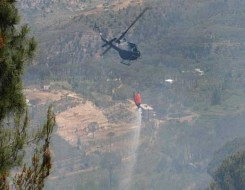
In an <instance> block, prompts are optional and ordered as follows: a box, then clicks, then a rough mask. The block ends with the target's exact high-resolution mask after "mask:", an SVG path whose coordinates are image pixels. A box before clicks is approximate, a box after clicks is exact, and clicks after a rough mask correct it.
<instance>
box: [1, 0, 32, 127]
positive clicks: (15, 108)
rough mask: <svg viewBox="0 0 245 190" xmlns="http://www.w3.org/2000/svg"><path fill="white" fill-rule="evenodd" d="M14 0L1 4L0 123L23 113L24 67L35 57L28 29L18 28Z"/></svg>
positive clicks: (24, 26)
mask: <svg viewBox="0 0 245 190" xmlns="http://www.w3.org/2000/svg"><path fill="white" fill-rule="evenodd" d="M19 22H20V17H19V15H18V11H17V9H16V7H15V0H1V1H0V95H1V96H0V123H2V120H3V119H4V118H5V117H6V115H8V114H10V113H13V112H23V110H24V107H25V98H24V96H23V93H22V80H21V77H22V75H23V68H24V64H25V63H27V62H28V61H29V60H30V59H31V58H32V57H33V55H34V52H35V49H36V42H35V40H34V38H33V37H29V36H28V33H29V31H30V29H29V27H28V25H22V26H19V25H18V24H19Z"/></svg>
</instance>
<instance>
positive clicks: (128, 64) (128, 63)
mask: <svg viewBox="0 0 245 190" xmlns="http://www.w3.org/2000/svg"><path fill="white" fill-rule="evenodd" d="M120 63H122V64H124V65H127V66H130V65H131V63H130V61H128V62H127V63H126V62H124V61H123V60H122V61H121V62H120Z"/></svg>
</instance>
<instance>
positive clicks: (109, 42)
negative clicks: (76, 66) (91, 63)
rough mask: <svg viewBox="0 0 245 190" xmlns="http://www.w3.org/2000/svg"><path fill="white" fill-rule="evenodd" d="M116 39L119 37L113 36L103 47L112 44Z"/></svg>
mask: <svg viewBox="0 0 245 190" xmlns="http://www.w3.org/2000/svg"><path fill="white" fill-rule="evenodd" d="M116 39H117V38H113V39H112V40H110V41H108V42H106V43H105V44H103V45H102V46H101V47H106V46H108V45H110V44H112V42H114V41H115V40H116Z"/></svg>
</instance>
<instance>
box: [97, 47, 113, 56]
mask: <svg viewBox="0 0 245 190" xmlns="http://www.w3.org/2000/svg"><path fill="white" fill-rule="evenodd" d="M110 49H111V46H109V47H108V48H107V49H106V50H105V51H103V53H101V54H100V56H103V55H105V54H106V53H107V52H108V51H109V50H110Z"/></svg>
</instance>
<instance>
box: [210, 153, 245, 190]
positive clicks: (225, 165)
mask: <svg viewBox="0 0 245 190" xmlns="http://www.w3.org/2000/svg"><path fill="white" fill-rule="evenodd" d="M212 177H213V179H214V182H212V183H211V184H210V186H209V188H207V189H208V190H221V189H222V190H236V189H245V151H240V152H237V153H235V154H234V155H232V156H229V157H228V158H227V159H225V160H224V161H223V162H222V164H221V166H220V167H219V168H218V169H217V170H216V171H215V172H214V174H213V175H212Z"/></svg>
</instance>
